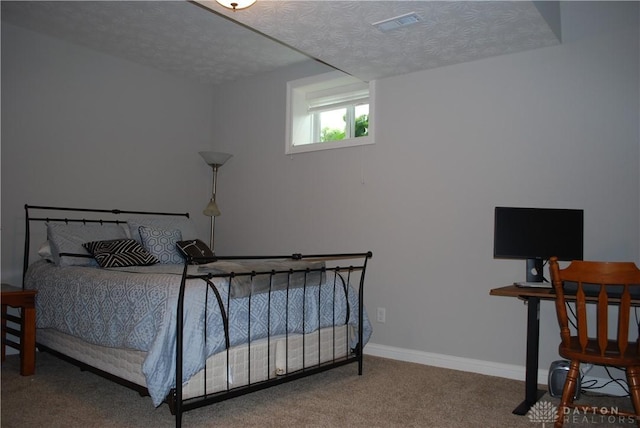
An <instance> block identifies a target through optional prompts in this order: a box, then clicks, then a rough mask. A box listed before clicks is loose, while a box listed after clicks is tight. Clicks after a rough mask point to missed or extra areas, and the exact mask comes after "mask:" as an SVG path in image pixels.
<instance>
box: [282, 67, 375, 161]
mask: <svg viewBox="0 0 640 428" xmlns="http://www.w3.org/2000/svg"><path fill="white" fill-rule="evenodd" d="M336 79H340V80H344V81H345V82H349V81H354V80H357V79H355V78H354V77H352V76H349V75H348V74H345V73H343V72H341V71H332V72H329V73H325V74H320V75H317V76H311V77H306V78H304V79H299V80H294V81H291V82H287V112H286V115H287V118H286V133H285V134H286V135H285V143H286V146H285V154H287V155H291V154H296V153H307V152H315V151H318V150H328V149H338V148H343V147H355V146H363V145H367V144H375V81H370V82H369V84H368V85H369V130H368V135H367V136H364V137H358V138H347V139H344V140H339V141H327V142H323V143H311V142H310V141H312V129H311V124H310V119H311V116H310V115H309V114H308V113H306V110H307V109H306V95H305V94H306V92H303V91H302V90H301V89H300V88H308V87H310V86H312V85H317V86H318V87H321V86H322V84H323V82H327V81H330V80H336ZM307 92H308V89H307ZM303 104H304V106H303ZM302 111H304V112H305V113H304V114H302V113H300V112H302ZM296 113H297V114H296ZM294 139H296V140H298V141H299V140H300V139H303V140H305V139H306V140H307V141H309V143H308V144H298V145H294Z"/></svg>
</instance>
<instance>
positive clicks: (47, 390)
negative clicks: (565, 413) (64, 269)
mask: <svg viewBox="0 0 640 428" xmlns="http://www.w3.org/2000/svg"><path fill="white" fill-rule="evenodd" d="M18 367H19V365H18V358H17V357H16V356H13V355H12V356H8V357H7V360H6V361H5V363H3V365H2V372H1V376H2V388H1V391H0V392H1V397H0V400H1V401H0V405H1V407H2V411H1V416H2V420H1V426H2V427H7V428H9V427H10V428H21V427H43V428H44V427H47V428H49V427H101V428H102V427H149V428H156V427H173V426H175V420H174V418H173V416H172V415H171V413H170V412H169V409H168V407H167V406H166V405H162V406H160V407H159V408H154V407H153V405H152V404H151V400H150V399H149V397H140V396H139V395H138V394H137V393H136V392H134V391H132V390H130V389H128V388H125V387H123V386H120V385H117V384H115V383H113V382H111V381H108V380H105V379H103V378H101V377H99V376H97V375H94V374H92V373H89V372H83V371H80V370H79V369H78V368H77V367H75V366H73V365H70V364H68V363H66V362H64V361H61V360H59V359H57V358H55V357H53V356H51V355H49V354H44V353H38V356H37V366H36V374H35V375H34V376H29V377H22V376H20V375H19V373H18ZM523 396H524V384H523V382H519V381H514V380H508V379H503V378H497V377H491V376H484V375H479V374H473V373H466V372H460V371H454V370H446V369H439V368H435V367H430V366H425V365H420V364H412V363H405V362H399V361H395V360H388V359H384V358H378V357H370V356H366V357H365V364H364V374H363V375H362V376H358V374H357V366H356V365H355V364H353V365H348V366H344V367H341V368H338V369H335V370H332V371H328V372H325V373H321V374H318V375H315V376H312V377H310V378H306V379H301V380H298V381H294V382H291V383H288V384H284V385H279V386H277V387H274V388H270V389H267V390H263V391H259V392H256V393H253V394H250V395H247V396H244V397H238V398H234V399H231V400H228V401H225V402H222V403H218V404H214V405H211V406H208V407H204V408H200V409H196V410H192V411H190V412H187V413H185V414H184V417H183V427H442V428H446V427H456V428H459V427H513V428H518V427H526V428H535V427H542V426H546V427H551V426H552V424H551V423H549V422H546V424H543V422H544V418H540V417H538V419H531V418H530V417H528V416H516V415H513V414H512V413H511V411H512V410H513V408H514V407H515V406H517V405H518V404H519V403H520V401H521V400H522V398H523ZM542 401H549V402H550V403H551V402H552V401H551V400H548V399H547V398H546V397H543V399H542ZM597 402H598V403H599V405H603V403H604V402H603V401H602V400H600V401H597ZM624 403H625V404H627V405H628V403H630V402H629V401H628V400H626V401H624ZM579 422H580V423H578V424H572V425H568V426H572V427H596V426H602V427H618V426H619V427H629V426H633V425H632V424H629V423H619V422H617V423H609V422H603V423H595V421H593V420H589V421H586V423H585V420H584V419H581V420H580V421H579ZM598 422H600V421H598Z"/></svg>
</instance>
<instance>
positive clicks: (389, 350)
mask: <svg viewBox="0 0 640 428" xmlns="http://www.w3.org/2000/svg"><path fill="white" fill-rule="evenodd" d="M364 353H365V355H372V356H374V357H383V358H389V359H392V360H399V361H407V362H410V363H418V364H424V365H427V366H434V367H441V368H445V369H453V370H460V371H465V372H471V373H479V374H484V375H488V376H496V377H503V378H506V379H514V380H520V381H524V379H525V367H524V365H522V366H520V365H515V364H503V363H496V362H493V361H483V360H474V359H471V358H461V357H454V356H451V355H444V354H434V353H431V352H424V351H416V350H412V349H403V348H396V347H393V346H386V345H378V344H376V343H368V344H367V346H365V348H364ZM548 377H549V370H548V369H538V385H547V381H548ZM591 379H595V380H596V381H597V382H598V385H605V384H606V383H607V382H608V381H609V379H602V378H594V377H585V379H584V381H583V382H584V383H585V384H586V382H588V381H589V380H591ZM598 393H602V394H610V395H624V392H623V391H622V389H621V388H620V386H618V385H616V384H614V383H612V384H609V385H606V386H605V387H603V388H601V389H598ZM523 394H524V390H523Z"/></svg>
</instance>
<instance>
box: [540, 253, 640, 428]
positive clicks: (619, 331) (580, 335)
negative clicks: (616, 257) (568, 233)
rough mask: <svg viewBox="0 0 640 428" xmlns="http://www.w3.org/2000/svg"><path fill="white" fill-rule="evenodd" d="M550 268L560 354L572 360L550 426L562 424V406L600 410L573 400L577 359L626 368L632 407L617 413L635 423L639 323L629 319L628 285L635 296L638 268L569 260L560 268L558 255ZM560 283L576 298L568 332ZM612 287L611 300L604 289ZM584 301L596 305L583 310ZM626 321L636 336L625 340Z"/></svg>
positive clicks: (639, 407) (639, 397) (639, 403)
mask: <svg viewBox="0 0 640 428" xmlns="http://www.w3.org/2000/svg"><path fill="white" fill-rule="evenodd" d="M550 271H551V279H552V282H553V288H554V290H555V293H556V312H557V315H558V323H559V324H560V337H561V339H562V342H561V343H560V347H559V353H560V355H561V356H562V357H564V358H566V359H567V360H570V361H571V364H570V368H569V372H568V374H567V378H566V381H565V384H564V388H563V390H562V398H561V400H560V405H559V406H558V419H557V420H556V423H555V427H556V428H561V427H562V425H563V422H564V420H563V419H564V415H565V409H566V408H577V409H580V411H590V412H592V413H593V412H594V411H595V412H596V413H599V412H598V411H597V409H594V407H597V406H580V405H577V404H574V403H573V400H574V396H575V388H576V382H577V379H578V376H579V375H580V363H589V364H599V365H607V366H615V367H620V368H624V369H626V374H627V381H628V384H629V392H630V395H631V401H632V403H633V408H634V412H626V411H620V413H619V415H621V416H625V417H635V418H636V420H637V424H638V427H640V332H639V331H638V330H640V326H637V325H636V323H637V320H635V318H634V320H632V319H630V313H631V311H632V307H631V304H630V302H631V295H632V290H634V291H633V293H634V295H636V296H637V294H635V293H636V292H640V270H639V269H638V267H637V266H636V265H635V264H634V263H626V262H591V261H573V262H571V264H570V265H569V266H567V267H566V268H565V269H560V266H559V265H558V260H557V259H556V258H555V257H552V258H551V260H550ZM565 282H569V283H575V284H577V292H576V302H575V308H576V318H577V320H576V326H575V328H573V334H572V331H571V330H570V328H569V317H568V316H567V305H566V300H565V291H564V287H563V284H564V283H565ZM589 287H591V288H594V287H595V289H596V290H598V289H599V292H598V291H597V292H596V293H597V296H596V297H592V298H589V297H587V293H585V288H589ZM612 289H615V291H616V292H617V293H618V294H617V295H618V296H619V298H618V299H615V300H614V301H612V300H611V298H610V297H609V295H608V294H607V290H609V292H611V290H612ZM620 291H622V294H620ZM587 303H593V304H594V305H595V313H594V311H591V310H590V311H587ZM610 305H615V306H617V307H618V317H617V318H618V319H617V325H609V323H608V315H609V314H608V312H609V310H610ZM631 322H633V326H632V330H631V334H632V335H633V337H635V341H633V340H629V337H630V330H629V328H630V323H631ZM589 325H591V330H592V331H591V335H589V334H590V332H589V331H588V330H587V328H588V326H589ZM610 329H611V332H610V331H609V330H610ZM594 335H595V336H594Z"/></svg>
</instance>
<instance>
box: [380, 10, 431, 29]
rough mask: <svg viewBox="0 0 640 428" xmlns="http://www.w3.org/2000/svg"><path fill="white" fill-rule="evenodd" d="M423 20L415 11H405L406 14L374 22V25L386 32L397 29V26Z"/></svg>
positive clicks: (400, 26) (404, 25)
mask: <svg viewBox="0 0 640 428" xmlns="http://www.w3.org/2000/svg"><path fill="white" fill-rule="evenodd" d="M420 21H422V18H421V17H420V15H418V14H417V13H415V12H411V13H405V14H404V15H400V16H396V17H394V18H389V19H385V20H382V21H378V22H374V23H373V24H371V25H373V26H374V27H376V28H377V29H378V30H380V31H382V32H383V33H386V32H387V31H391V30H395V29H397V28H402V27H406V26H408V25H411V24H415V23H417V22H420Z"/></svg>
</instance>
